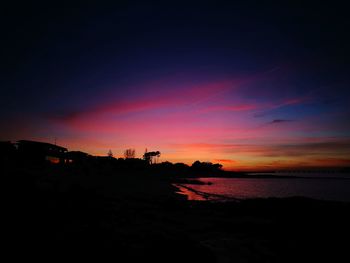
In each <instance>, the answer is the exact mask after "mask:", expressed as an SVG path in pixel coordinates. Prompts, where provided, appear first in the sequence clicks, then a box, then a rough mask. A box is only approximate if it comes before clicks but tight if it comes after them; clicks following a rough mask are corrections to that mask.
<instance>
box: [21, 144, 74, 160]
mask: <svg viewBox="0 0 350 263" xmlns="http://www.w3.org/2000/svg"><path fill="white" fill-rule="evenodd" d="M17 147H18V154H19V156H20V158H22V159H23V160H28V161H31V162H45V161H46V162H47V161H48V162H50V163H64V162H65V161H64V160H65V153H66V152H67V151H68V150H67V148H64V147H61V146H58V145H54V144H51V143H45V142H36V141H27V140H20V141H18V142H17Z"/></svg>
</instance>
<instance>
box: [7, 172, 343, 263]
mask: <svg viewBox="0 0 350 263" xmlns="http://www.w3.org/2000/svg"><path fill="white" fill-rule="evenodd" d="M71 172H72V171H68V172H67V171H65V172H62V171H60V170H55V169H52V168H49V169H46V170H43V169H42V168H40V169H38V170H35V169H31V170H30V172H29V171H28V170H22V171H21V170H16V171H12V172H9V171H5V172H4V173H3V174H4V175H3V178H2V184H1V185H2V187H1V188H2V189H1V191H2V193H3V194H4V197H3V201H4V206H3V209H2V210H3V211H2V212H3V213H2V217H3V219H5V223H3V224H2V227H3V231H2V233H3V234H2V238H3V241H4V242H3V245H2V246H3V249H4V251H5V254H4V255H7V256H10V257H11V259H13V260H14V259H17V258H24V259H26V260H30V259H35V260H36V261H46V262H51V261H55V260H60V261H61V260H79V261H83V260H87V259H89V260H93V261H97V262H104V261H110V262H130V261H139V262H299V261H309V262H317V260H329V261H330V262H349V254H348V252H347V249H348V245H349V237H350V235H349V234H350V226H349V222H350V220H349V219H350V205H349V204H346V203H336V202H324V201H316V200H310V199H302V198H290V199H262V200H245V201H239V202H227V203H209V202H189V201H186V200H184V198H183V197H181V196H179V195H176V194H175V189H174V187H173V186H171V182H170V181H169V180H163V179H160V178H159V177H152V176H149V175H135V174H133V175H132V176H131V175H128V174H127V172H125V171H124V172H121V173H120V174H117V175H110V174H109V175H108V174H104V173H98V172H94V173H92V174H91V173H79V172H77V173H76V174H74V175H72V174H71Z"/></svg>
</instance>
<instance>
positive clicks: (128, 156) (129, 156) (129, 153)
mask: <svg viewBox="0 0 350 263" xmlns="http://www.w3.org/2000/svg"><path fill="white" fill-rule="evenodd" d="M124 157H125V159H133V158H135V149H126V150H125V151H124Z"/></svg>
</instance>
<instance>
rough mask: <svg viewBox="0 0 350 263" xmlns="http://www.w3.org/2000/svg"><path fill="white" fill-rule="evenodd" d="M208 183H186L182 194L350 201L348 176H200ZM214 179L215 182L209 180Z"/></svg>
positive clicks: (203, 197)
mask: <svg viewBox="0 0 350 263" xmlns="http://www.w3.org/2000/svg"><path fill="white" fill-rule="evenodd" d="M200 181H202V182H203V183H205V184H183V185H182V187H181V186H180V187H179V186H178V187H179V188H180V191H181V194H184V195H186V196H187V199H188V200H200V201H203V200H225V199H226V200H227V199H232V198H234V199H237V198H238V199H246V198H268V197H292V196H303V197H309V198H315V199H324V200H337V201H347V202H349V201H350V191H349V189H350V180H348V179H344V180H341V179H300V178H292V179H289V178H283V179H271V178H261V179H255V178H243V179H242V178H200ZM209 182H211V183H212V184H211V185H208V184H207V183H209Z"/></svg>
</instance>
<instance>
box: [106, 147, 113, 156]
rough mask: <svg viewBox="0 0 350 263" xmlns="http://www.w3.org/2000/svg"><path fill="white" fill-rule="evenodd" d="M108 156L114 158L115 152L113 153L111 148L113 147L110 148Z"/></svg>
mask: <svg viewBox="0 0 350 263" xmlns="http://www.w3.org/2000/svg"><path fill="white" fill-rule="evenodd" d="M107 156H108V157H109V158H113V153H112V150H111V149H109V151H108V153H107Z"/></svg>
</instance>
